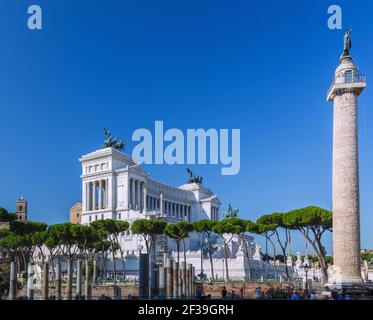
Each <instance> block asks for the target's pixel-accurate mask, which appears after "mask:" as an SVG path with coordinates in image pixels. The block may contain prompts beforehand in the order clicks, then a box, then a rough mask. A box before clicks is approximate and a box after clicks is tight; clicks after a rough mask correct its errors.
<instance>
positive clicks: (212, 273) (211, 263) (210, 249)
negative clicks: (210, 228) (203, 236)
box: [207, 236, 215, 280]
mask: <svg viewBox="0 0 373 320" xmlns="http://www.w3.org/2000/svg"><path fill="white" fill-rule="evenodd" d="M207 241H208V252H209V259H210V267H211V276H212V279H213V280H214V279H215V274H214V263H213V262H212V248H211V241H210V236H208V238H207Z"/></svg>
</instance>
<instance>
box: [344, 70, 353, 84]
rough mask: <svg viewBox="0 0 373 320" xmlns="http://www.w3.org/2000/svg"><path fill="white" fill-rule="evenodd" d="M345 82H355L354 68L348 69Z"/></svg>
mask: <svg viewBox="0 0 373 320" xmlns="http://www.w3.org/2000/svg"><path fill="white" fill-rule="evenodd" d="M345 82H346V83H351V82H353V81H352V70H347V71H346V72H345Z"/></svg>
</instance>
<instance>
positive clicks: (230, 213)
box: [223, 204, 240, 219]
mask: <svg viewBox="0 0 373 320" xmlns="http://www.w3.org/2000/svg"><path fill="white" fill-rule="evenodd" d="M238 211H240V209H237V208H235V209H233V208H232V206H231V204H229V205H228V209H227V210H225V211H224V213H223V218H224V219H228V218H237V217H238Z"/></svg>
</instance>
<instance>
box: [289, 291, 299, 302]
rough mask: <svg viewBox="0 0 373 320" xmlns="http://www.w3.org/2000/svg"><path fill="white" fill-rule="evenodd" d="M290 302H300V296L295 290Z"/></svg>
mask: <svg viewBox="0 0 373 320" xmlns="http://www.w3.org/2000/svg"><path fill="white" fill-rule="evenodd" d="M290 300H299V295H298V294H297V292H296V291H295V290H293V294H292V295H291V297H290Z"/></svg>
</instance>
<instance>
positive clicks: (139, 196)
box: [128, 179, 146, 211]
mask: <svg viewBox="0 0 373 320" xmlns="http://www.w3.org/2000/svg"><path fill="white" fill-rule="evenodd" d="M128 205H129V208H131V209H133V210H139V211H146V184H145V182H143V181H140V180H135V179H130V181H129V198H128Z"/></svg>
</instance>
